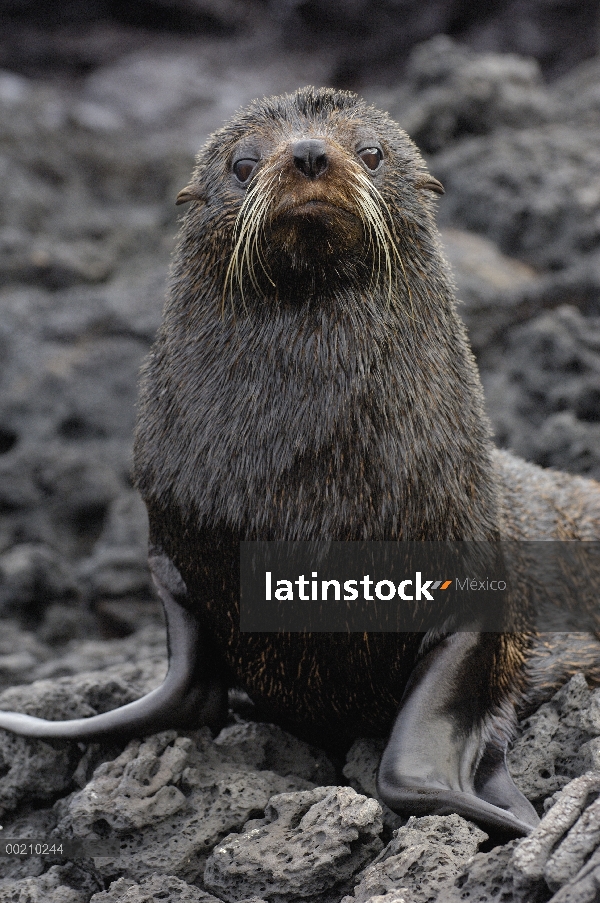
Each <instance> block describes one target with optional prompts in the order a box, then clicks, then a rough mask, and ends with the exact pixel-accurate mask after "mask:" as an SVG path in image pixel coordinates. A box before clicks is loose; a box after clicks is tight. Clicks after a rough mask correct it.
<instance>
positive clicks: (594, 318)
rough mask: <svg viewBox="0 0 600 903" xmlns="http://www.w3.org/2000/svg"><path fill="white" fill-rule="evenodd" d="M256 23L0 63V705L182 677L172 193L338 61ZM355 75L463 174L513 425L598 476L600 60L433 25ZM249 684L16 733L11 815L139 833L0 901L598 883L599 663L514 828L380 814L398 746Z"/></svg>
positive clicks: (445, 226) (516, 439) (554, 455)
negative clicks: (136, 731)
mask: <svg viewBox="0 0 600 903" xmlns="http://www.w3.org/2000/svg"><path fill="white" fill-rule="evenodd" d="M265 40H266V41H267V44H265ZM267 45H268V38H267V39H266V38H265V37H264V36H263V37H262V38H261V41H260V42H259V43H257V38H256V36H255V35H254V36H253V35H252V34H251V33H249V34H244V35H242V36H240V37H237V38H232V37H230V36H226V37H218V36H215V35H210V36H205V37H198V36H196V37H194V38H183V37H181V36H173V35H171V36H167V37H163V38H161V40H160V41H158V40H154V41H152V42H148V44H147V45H143V44H142V45H140V46H138V47H136V48H135V49H133V50H131V51H130V52H127V53H122V54H120V55H119V54H115V55H114V59H111V60H110V61H108V62H105V63H104V64H103V65H98V66H95V67H93V68H92V69H91V71H90V72H89V74H86V75H81V74H80V75H79V76H78V77H77V78H76V79H71V80H65V79H63V80H60V79H59V80H55V81H52V82H50V81H44V80H40V79H36V78H33V77H25V76H23V75H17V74H15V73H14V72H9V71H3V72H0V179H1V182H2V192H1V194H0V306H1V310H2V316H1V317H0V354H1V357H2V362H3V366H2V369H1V371H0V614H1V616H2V618H3V620H2V622H1V625H0V626H1V631H0V689H1V690H2V693H1V694H0V708H4V709H7V708H11V709H15V708H18V709H21V710H23V711H28V712H30V713H33V714H43V715H45V716H46V717H50V718H60V717H76V716H83V715H88V714H92V713H94V712H100V711H105V710H107V709H109V708H112V707H114V706H116V705H120V704H123V703H124V702H127V701H130V700H132V699H134V698H136V697H137V696H139V695H140V694H141V693H142V692H145V691H147V690H148V689H150V688H151V687H153V686H156V685H157V684H158V683H159V682H160V680H161V678H162V676H163V674H164V671H165V666H166V660H165V647H164V631H163V627H162V620H161V615H160V610H159V607H158V605H157V603H156V601H154V600H153V598H152V594H151V589H150V584H149V577H148V571H147V568H146V562H145V555H146V552H145V544H146V520H145V512H144V509H143V506H142V505H141V503H140V501H139V499H138V497H137V495H136V493H135V492H134V490H133V489H132V486H131V480H130V475H129V472H130V463H131V437H132V430H133V424H134V419H135V399H136V379H137V371H138V368H139V365H140V362H141V360H142V358H143V357H144V355H145V353H146V352H147V350H148V349H149V347H150V344H151V341H152V337H153V335H154V332H155V330H156V328H157V325H158V322H159V319H160V311H161V305H162V298H163V292H164V284H165V276H166V270H167V267H168V260H169V253H170V250H171V248H172V244H173V236H174V233H175V231H176V218H177V217H176V208H175V207H174V198H175V195H176V193H177V191H178V190H179V189H180V188H181V187H183V186H184V185H185V184H186V181H187V177H188V174H189V172H190V170H191V167H192V165H193V158H194V153H195V151H196V150H197V149H198V147H199V146H200V145H201V144H202V142H203V141H204V139H205V138H206V136H207V135H208V134H209V133H210V131H212V130H213V129H214V128H216V127H217V126H218V125H219V124H220V123H221V121H222V120H223V119H224V118H225V117H226V116H227V115H229V114H230V113H231V112H233V111H234V110H235V109H236V108H237V107H239V106H240V105H242V104H244V103H246V102H247V101H248V100H250V99H251V98H252V97H254V96H257V95H261V94H265V93H275V92H276V93H279V92H281V91H284V90H291V89H293V88H296V87H298V86H300V85H304V84H307V83H316V84H327V83H330V81H332V80H333V79H334V77H335V78H336V79H337V81H338V82H339V71H338V73H337V75H336V73H335V72H334V68H335V66H336V65H337V63H336V59H335V55H332V54H331V53H329V52H327V51H325V50H321V49H318V48H317V49H315V50H312V51H311V50H310V49H307V48H304V49H302V51H297V52H294V51H291V50H290V51H286V52H285V53H281V52H280V51H277V48H276V47H272V48H271V49H270V50H269V49H268V46H267ZM265 47H266V48H267V49H265ZM362 92H363V93H364V94H365V95H366V97H367V98H368V99H369V100H372V101H373V102H375V103H377V104H378V105H380V106H383V107H384V108H386V109H387V110H389V112H390V113H391V114H392V115H393V116H394V117H396V118H397V119H398V120H399V121H400V122H401V124H403V126H404V127H405V128H406V129H407V131H408V132H409V133H410V134H411V135H412V136H413V137H414V138H415V140H416V141H417V143H418V144H419V146H420V147H421V148H422V150H423V151H424V153H425V155H426V157H427V160H428V163H429V166H430V169H431V172H432V173H433V174H434V175H435V176H436V177H437V178H439V179H441V181H442V182H443V183H444V185H445V187H446V195H445V196H444V197H443V198H442V199H441V200H440V203H439V220H440V225H441V229H442V239H443V243H444V246H445V248H446V252H447V254H448V256H449V258H450V260H451V262H452V265H453V268H454V272H455V277H456V283H457V288H458V295H459V297H460V299H461V301H462V306H461V312H462V314H463V316H464V319H465V321H466V323H467V325H468V328H469V331H470V335H471V339H472V342H473V346H474V349H475V351H476V354H477V356H478V360H479V363H480V367H481V372H482V378H483V381H484V385H485V390H486V396H487V404H488V411H489V415H490V418H491V421H492V423H493V426H494V430H495V433H496V438H497V441H498V443H499V444H500V445H502V446H505V447H509V448H511V449H513V450H514V451H516V452H518V453H519V454H521V455H522V456H524V457H526V458H528V459H529V460H532V461H535V462H537V463H540V464H543V465H549V466H556V467H560V468H562V469H565V470H569V471H571V472H576V473H581V474H585V475H588V476H592V477H596V478H600V57H598V58H592V59H589V60H588V61H586V62H583V63H581V64H580V65H579V66H577V67H576V68H574V69H571V70H570V71H569V72H568V74H566V75H565V76H563V77H561V78H560V79H559V80H556V81H553V82H552V83H551V84H550V85H549V84H547V83H546V82H545V81H544V80H543V78H542V76H541V74H540V69H539V67H538V65H537V63H536V62H535V61H533V60H532V59H529V58H525V57H518V56H512V55H508V54H503V55H500V54H493V53H481V52H476V51H475V50H473V49H468V48H467V47H466V46H464V45H461V44H458V43H456V42H455V41H453V40H451V39H449V38H444V37H434V38H432V39H431V40H429V41H427V42H425V43H422V44H420V45H418V46H417V47H415V48H414V50H413V51H412V52H411V54H410V56H409V58H408V60H407V62H406V67H405V70H404V74H403V76H402V80H401V81H399V82H398V83H396V84H392V85H390V84H389V83H384V80H383V79H378V78H377V77H376V76H374V77H373V78H371V79H370V80H367V79H365V80H364V82H363V84H362ZM31 681H36V683H35V685H34V686H32V687H30V686H29V683H30V682H31ZM231 704H232V711H231V718H230V724H229V725H228V727H226V728H225V729H224V730H223V731H222V732H221V734H219V736H218V737H216V738H213V737H211V736H210V734H209V733H208V732H207V731H206V730H202V731H197V732H192V733H181V734H177V733H175V732H165V733H162V734H158V735H156V736H153V737H149V738H147V739H145V740H143V741H139V740H137V741H132V742H131V743H130V744H128V745H127V746H125V747H124V746H120V747H117V746H107V745H100V744H91V745H89V746H87V747H80V746H79V745H77V744H66V743H59V742H52V743H43V742H40V741H30V740H25V739H22V738H16V737H13V736H11V735H8V734H6V733H1V734H0V823H1V824H2V825H3V829H4V830H3V834H4V836H5V837H6V836H8V835H10V836H12V837H23V838H27V837H29V838H38V839H40V838H44V837H50V838H51V837H53V836H54V837H56V836H60V837H75V838H79V839H83V840H84V841H85V842H91V841H92V840H93V839H104V840H110V839H114V838H117V839H118V840H119V842H120V844H121V854H120V857H118V858H117V857H115V856H114V855H113V856H104V857H92V856H85V855H84V856H82V857H79V858H76V859H74V860H72V861H66V862H64V861H63V862H58V863H53V862H49V861H44V860H42V859H41V858H39V857H30V858H28V859H24V860H14V859H13V860H11V859H6V858H5V859H0V903H9V901H15V903H16V901H19V903H24V901H32V903H33V901H47V903H88V901H89V900H90V899H91V900H93V901H94V903H134V901H135V903H141V901H150V900H154V899H160V900H165V901H167V903H170V901H182V903H183V901H205V903H215V900H221V901H225V903H238V901H243V900H251V899H252V900H254V901H255V903H258V901H260V900H266V901H268V903H288V901H289V903H297V901H300V900H306V901H317V900H318V901H325V903H328V901H331V903H337V901H341V900H342V899H343V900H344V903H367V901H370V903H401V901H404V903H418V901H435V900H440V901H459V900H469V901H470V903H475V901H481V903H483V901H492V900H502V901H505V903H510V901H514V903H517V901H524V903H525V901H528V903H529V901H531V903H533V901H548V900H552V901H553V903H567V901H569V903H575V901H577V903H588V901H593V900H597V899H598V897H599V895H600V691H594V690H592V689H590V688H589V687H588V686H587V684H586V682H585V679H584V678H583V677H582V676H581V675H577V676H575V677H574V678H572V680H571V681H570V682H569V683H568V684H567V685H566V686H565V687H563V688H562V689H561V690H560V691H559V692H558V694H557V695H556V696H555V697H554V698H553V699H552V700H550V701H548V702H546V703H544V704H543V705H542V706H541V708H538V709H537V711H535V712H534V713H533V714H532V715H530V717H529V719H528V720H527V721H525V722H524V723H522V724H521V726H520V733H519V736H518V738H517V740H516V743H515V746H514V748H513V750H512V752H511V758H510V767H511V770H512V772H513V774H514V776H515V780H516V782H517V783H518V784H519V786H520V787H521V789H522V790H523V792H524V793H525V794H526V795H527V796H528V797H529V798H530V799H531V800H532V802H533V803H534V805H536V807H538V809H539V811H540V814H543V813H545V815H544V819H543V821H542V823H541V825H540V827H539V828H538V829H537V830H536V831H535V832H534V833H533V834H532V835H531V836H530V837H529V838H527V839H526V840H522V841H512V842H510V843H508V844H506V843H505V844H500V845H498V844H499V838H495V837H492V838H488V837H487V836H486V835H485V834H484V832H483V831H481V830H480V829H479V828H477V827H476V826H474V825H472V824H469V823H467V822H465V821H464V820H462V819H460V818H459V817H458V816H445V817H428V818H412V819H410V820H409V821H408V822H407V823H404V820H400V819H399V818H397V817H396V816H394V815H393V814H392V813H390V812H389V811H382V808H381V807H380V805H379V803H378V802H377V801H376V799H375V796H376V791H375V782H374V775H375V770H376V765H377V757H378V754H379V752H380V750H381V744H380V743H379V742H376V741H373V740H368V739H363V740H358V741H357V742H356V743H355V744H354V746H353V747H352V748H351V749H350V750H349V751H348V755H347V759H346V762H343V761H341V762H340V761H337V760H336V761H330V759H328V757H327V756H326V755H325V753H323V752H322V751H319V750H316V749H313V748H311V747H309V746H307V745H306V744H304V743H302V742H301V741H299V740H297V739H296V738H293V737H291V736H289V735H287V734H285V733H284V732H283V731H281V729H279V728H278V727H277V726H273V725H265V724H260V723H256V722H254V721H253V720H252V713H251V707H250V706H249V705H248V702H247V700H244V699H243V698H242V697H241V696H240V695H239V694H237V695H236V694H232V697H231Z"/></svg>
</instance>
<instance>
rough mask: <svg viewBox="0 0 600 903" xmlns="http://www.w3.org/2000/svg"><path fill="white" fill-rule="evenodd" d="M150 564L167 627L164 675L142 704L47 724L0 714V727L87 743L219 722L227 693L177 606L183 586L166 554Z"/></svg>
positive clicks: (190, 618)
mask: <svg viewBox="0 0 600 903" xmlns="http://www.w3.org/2000/svg"><path fill="white" fill-rule="evenodd" d="M149 561H150V569H151V571H152V579H153V581H154V585H155V586H156V589H157V591H158V594H159V596H160V598H161V601H162V603H163V608H164V612H165V620H166V624H167V642H168V647H169V670H168V671H167V675H166V677H165V679H164V681H163V683H162V684H161V685H160V687H157V688H156V689H155V690H152V691H151V692H150V693H148V694H146V696H142V698H141V699H136V700H135V701H134V702H130V703H128V704H127V705H124V706H121V707H120V708H118V709H113V710H112V711H110V712H103V713H102V714H100V715H93V716H92V717H90V718H75V719H71V720H68V721H47V720H46V719H44V718H36V717H34V716H32V715H23V714H20V713H18V712H3V711H0V728H2V729H5V730H10V731H13V732H14V733H15V734H21V735H22V736H25V737H39V738H48V739H52V738H56V739H65V740H89V739H93V738H97V737H107V736H114V735H118V736H119V737H132V736H139V735H140V734H148V733H155V732H156V731H159V730H165V729H167V728H174V727H185V726H189V725H193V726H198V725H200V724H209V725H211V724H218V723H219V720H220V717H221V713H222V710H223V706H224V705H225V703H226V698H227V697H226V691H225V689H224V688H223V686H222V684H221V683H220V681H219V680H218V678H216V677H215V676H214V675H211V674H210V673H209V671H210V668H211V663H210V660H209V658H208V657H207V656H205V655H204V643H203V642H202V636H201V629H200V624H199V622H198V619H197V618H196V617H195V616H194V615H193V614H192V613H191V612H190V611H189V610H188V609H187V608H186V607H185V606H184V605H182V604H181V603H182V601H184V600H185V595H186V590H185V584H184V582H183V580H182V579H181V576H180V574H179V572H178V571H177V569H176V568H175V566H174V565H173V563H172V562H171V561H170V559H169V558H167V556H166V555H164V554H162V553H160V552H159V553H155V554H151V555H150V559H149Z"/></svg>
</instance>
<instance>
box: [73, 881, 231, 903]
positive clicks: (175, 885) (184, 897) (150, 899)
mask: <svg viewBox="0 0 600 903" xmlns="http://www.w3.org/2000/svg"><path fill="white" fill-rule="evenodd" d="M155 900H161V901H164V903H219V900H217V898H216V897H213V896H212V894H207V893H206V891H203V890H200V888H198V887H193V886H192V885H191V884H186V883H185V881H181V880H180V879H179V878H175V877H174V876H173V875H153V876H152V877H151V878H146V879H145V880H144V881H140V883H139V884H137V883H136V882H135V881H132V880H131V879H130V878H119V880H118V881H114V882H113V883H112V884H111V886H110V888H109V890H107V891H103V892H102V893H99V894H94V896H93V897H92V899H91V900H90V903H154V901H155Z"/></svg>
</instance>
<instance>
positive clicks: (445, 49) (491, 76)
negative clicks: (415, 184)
mask: <svg viewBox="0 0 600 903" xmlns="http://www.w3.org/2000/svg"><path fill="white" fill-rule="evenodd" d="M389 101H390V103H388V104H387V105H386V106H387V108H388V109H389V112H390V114H391V115H392V116H393V118H394V119H397V121H398V122H400V123H401V124H402V128H404V129H405V130H406V131H407V132H408V134H409V135H410V136H411V138H412V139H413V140H414V141H415V142H416V143H417V145H418V146H419V147H420V148H421V150H423V151H424V152H425V153H428V154H434V153H437V152H439V151H440V150H442V149H443V148H445V147H447V146H449V145H451V144H453V143H455V142H456V141H458V140H460V139H462V138H465V137H467V136H470V135H484V134H487V133H489V132H492V131H494V130H496V129H498V128H500V127H502V126H510V127H513V128H521V127H526V128H531V127H533V126H536V125H540V124H541V123H544V122H547V121H548V120H551V119H553V118H556V116H557V114H558V112H559V110H560V103H559V100H558V98H555V97H554V96H552V95H551V94H550V93H549V92H547V91H546V90H544V87H543V84H542V79H541V73H540V69H539V66H538V64H537V62H536V61H535V60H534V59H527V58H524V57H520V56H515V55H513V54H508V53H502V54H499V53H476V52H475V51H473V50H471V49H470V48H469V47H467V46H466V45H464V44H459V43H458V42H457V41H455V40H453V39H452V38H450V37H448V36H447V35H436V37H434V38H431V40H429V41H425V42H424V43H422V44H419V45H417V46H416V47H415V48H414V50H413V51H412V53H411V54H410V57H409V59H408V62H407V66H406V72H405V77H404V80H403V82H402V84H401V87H400V90H399V91H397V92H396V93H395V95H394V94H390V97H389Z"/></svg>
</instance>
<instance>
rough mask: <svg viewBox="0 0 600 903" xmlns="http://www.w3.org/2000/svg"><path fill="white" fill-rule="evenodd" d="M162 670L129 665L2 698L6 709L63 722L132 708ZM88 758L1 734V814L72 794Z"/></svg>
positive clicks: (64, 745)
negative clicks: (25, 803) (27, 801)
mask: <svg viewBox="0 0 600 903" xmlns="http://www.w3.org/2000/svg"><path fill="white" fill-rule="evenodd" d="M157 676H158V675H157V674H156V669H155V667H154V666H153V665H152V663H149V664H148V665H146V666H144V665H127V666H121V667H116V668H113V669H110V668H109V669H107V670H106V671H105V672H103V673H101V674H98V673H95V674H89V673H88V674H85V673H82V674H79V675H78V677H77V678H70V677H64V678H60V679H58V680H56V681H39V682H38V683H36V684H34V685H33V686H30V687H14V688H12V689H10V690H5V691H4V692H3V693H2V694H0V708H2V709H6V710H9V711H21V712H25V713H27V714H30V715H37V716H38V717H40V716H41V717H45V718H49V719H50V720H60V719H65V718H79V717H86V716H88V715H94V714H97V713H99V712H103V711H107V710H109V709H111V708H116V707H117V706H120V705H124V704H125V703H127V702H132V701H133V700H134V699H136V698H137V697H138V696H140V695H142V693H143V692H148V691H149V690H150V689H152V688H153V687H154V686H156V684H157V683H158V680H157ZM81 757H82V754H81V751H80V750H79V748H78V746H77V744H73V743H68V742H66V741H52V742H51V743H50V742H45V741H43V740H33V739H28V738H26V737H18V736H16V735H14V734H11V733H9V732H7V731H1V732H0V775H1V777H0V812H2V814H3V815H4V814H5V813H10V812H12V811H14V810H15V809H16V808H17V807H18V806H19V805H20V804H21V803H22V802H23V801H24V800H25V799H34V800H37V801H38V802H41V801H45V800H52V799H55V798H56V797H57V796H58V795H60V794H64V793H66V792H67V791H68V789H69V788H70V787H71V785H72V783H73V781H74V775H75V772H76V769H77V767H78V763H79V762H80V760H81Z"/></svg>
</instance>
